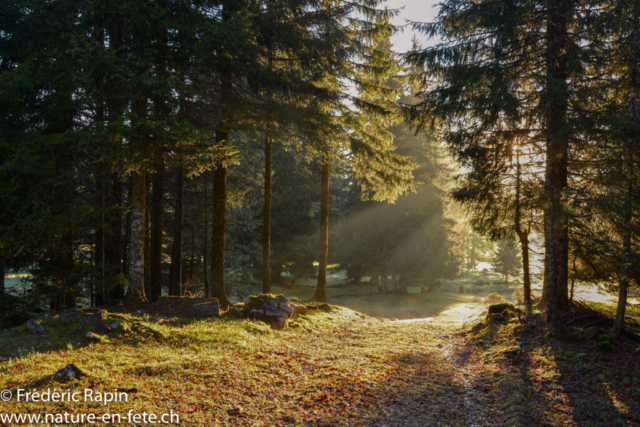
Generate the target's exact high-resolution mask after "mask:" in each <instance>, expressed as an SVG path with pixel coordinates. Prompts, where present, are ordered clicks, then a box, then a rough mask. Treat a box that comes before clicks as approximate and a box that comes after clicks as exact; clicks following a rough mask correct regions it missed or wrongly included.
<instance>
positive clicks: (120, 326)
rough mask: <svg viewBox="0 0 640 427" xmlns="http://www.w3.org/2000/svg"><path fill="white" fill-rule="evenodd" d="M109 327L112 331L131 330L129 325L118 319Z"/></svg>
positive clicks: (122, 331)
mask: <svg viewBox="0 0 640 427" xmlns="http://www.w3.org/2000/svg"><path fill="white" fill-rule="evenodd" d="M109 329H110V330H111V332H117V333H124V332H127V331H128V330H129V327H128V326H127V324H126V323H120V322H118V321H117V320H116V321H114V322H111V324H110V325H109Z"/></svg>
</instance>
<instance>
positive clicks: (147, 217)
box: [144, 171, 151, 298]
mask: <svg viewBox="0 0 640 427" xmlns="http://www.w3.org/2000/svg"><path fill="white" fill-rule="evenodd" d="M144 294H145V295H146V296H147V298H149V297H150V296H151V174H150V173H149V171H146V172H145V175H144Z"/></svg>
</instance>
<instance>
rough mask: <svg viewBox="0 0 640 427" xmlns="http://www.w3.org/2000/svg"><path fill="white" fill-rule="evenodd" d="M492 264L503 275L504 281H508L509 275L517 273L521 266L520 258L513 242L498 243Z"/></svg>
mask: <svg viewBox="0 0 640 427" xmlns="http://www.w3.org/2000/svg"><path fill="white" fill-rule="evenodd" d="M493 265H494V268H495V270H496V271H497V272H498V273H502V274H503V275H504V281H505V282H508V281H509V276H513V275H516V274H518V272H519V271H520V269H521V268H522V260H521V259H520V257H519V256H518V249H517V248H516V247H515V245H514V244H513V242H509V241H503V242H500V243H499V244H498V250H497V251H496V256H495V259H494V262H493Z"/></svg>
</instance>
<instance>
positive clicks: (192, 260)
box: [189, 226, 196, 281]
mask: <svg viewBox="0 0 640 427" xmlns="http://www.w3.org/2000/svg"><path fill="white" fill-rule="evenodd" d="M195 262H196V232H195V230H194V228H193V226H192V227H191V257H190V259H189V280H190V281H193V269H194V267H195Z"/></svg>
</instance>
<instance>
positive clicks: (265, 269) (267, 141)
mask: <svg viewBox="0 0 640 427" xmlns="http://www.w3.org/2000/svg"><path fill="white" fill-rule="evenodd" d="M271 149H272V146H271V127H270V125H269V124H267V125H266V127H265V132H264V212H263V234H262V293H264V294H269V293H271V281H270V279H271V273H270V270H271Z"/></svg>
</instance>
